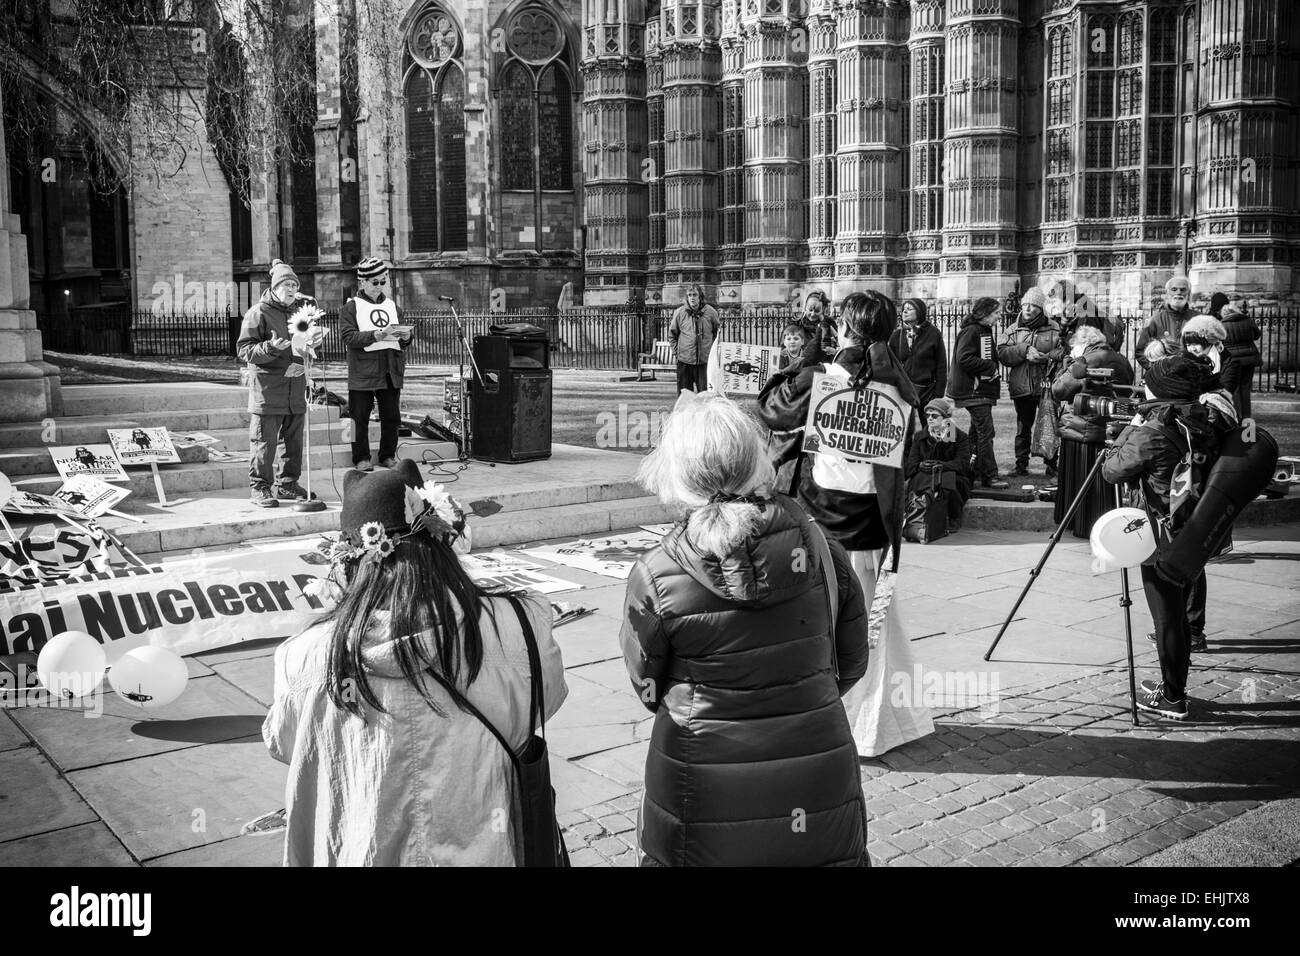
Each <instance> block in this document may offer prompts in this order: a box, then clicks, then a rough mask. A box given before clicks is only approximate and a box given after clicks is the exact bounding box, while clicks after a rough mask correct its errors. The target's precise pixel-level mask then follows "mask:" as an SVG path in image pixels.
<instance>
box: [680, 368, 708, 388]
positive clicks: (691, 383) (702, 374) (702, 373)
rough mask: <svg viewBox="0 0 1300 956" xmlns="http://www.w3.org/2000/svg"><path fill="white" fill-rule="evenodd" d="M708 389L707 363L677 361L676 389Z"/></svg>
mask: <svg viewBox="0 0 1300 956" xmlns="http://www.w3.org/2000/svg"><path fill="white" fill-rule="evenodd" d="M708 390H709V367H708V366H707V365H687V364H686V363H685V362H678V363H677V391H678V392H679V393H680V392H707V391H708Z"/></svg>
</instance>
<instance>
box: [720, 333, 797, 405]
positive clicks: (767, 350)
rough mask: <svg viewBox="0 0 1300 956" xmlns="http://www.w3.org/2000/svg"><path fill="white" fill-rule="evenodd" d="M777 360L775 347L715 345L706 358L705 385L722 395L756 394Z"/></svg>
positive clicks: (777, 350) (774, 368) (777, 352)
mask: <svg viewBox="0 0 1300 956" xmlns="http://www.w3.org/2000/svg"><path fill="white" fill-rule="evenodd" d="M780 357H781V349H780V348H779V347H777V346H775V345H746V344H745V343H743V342H719V343H718V344H717V345H716V346H714V349H713V352H712V354H711V355H710V356H709V386H710V387H711V388H712V389H713V390H714V391H715V392H721V393H722V394H724V395H757V394H758V393H759V391H761V390H762V388H763V386H764V385H766V384H767V380H768V379H769V378H771V377H772V373H774V372H775V371H776V366H777V362H778V361H779V359H780Z"/></svg>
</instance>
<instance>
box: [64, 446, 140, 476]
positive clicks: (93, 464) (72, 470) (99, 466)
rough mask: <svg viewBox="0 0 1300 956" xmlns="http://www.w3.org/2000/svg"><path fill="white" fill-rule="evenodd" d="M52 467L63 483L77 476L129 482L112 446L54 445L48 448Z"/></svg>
mask: <svg viewBox="0 0 1300 956" xmlns="http://www.w3.org/2000/svg"><path fill="white" fill-rule="evenodd" d="M50 457H51V458H53V459H54V467H55V468H56V469H58V472H59V477H60V478H62V479H63V480H64V481H67V480H68V479H69V478H75V477H77V476H78V475H86V476H87V477H90V478H100V479H103V480H104V481H130V480H131V479H130V478H129V477H127V474H126V472H125V471H123V470H122V463H121V462H120V461H118V460H117V455H116V454H114V452H113V446H112V445H56V446H53V447H51V448H50Z"/></svg>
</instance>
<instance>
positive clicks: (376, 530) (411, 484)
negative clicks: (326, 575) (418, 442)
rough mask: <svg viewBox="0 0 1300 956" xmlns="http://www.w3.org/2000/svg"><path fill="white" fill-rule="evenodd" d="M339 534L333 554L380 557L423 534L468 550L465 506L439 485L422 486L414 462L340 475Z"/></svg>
mask: <svg viewBox="0 0 1300 956" xmlns="http://www.w3.org/2000/svg"><path fill="white" fill-rule="evenodd" d="M340 530H341V531H342V535H341V537H340V539H339V541H338V544H337V546H336V549H335V550H336V553H335V555H334V557H335V558H342V559H344V560H348V559H357V558H370V559H372V560H380V561H382V560H383V559H385V558H387V557H388V556H389V555H391V554H392V553H393V550H394V549H395V548H396V547H397V545H398V543H399V542H400V541H402V539H404V538H407V537H410V536H411V535H415V534H427V535H429V536H430V537H433V538H436V539H441V540H442V541H443V542H444V543H445V544H448V545H450V546H452V547H453V548H455V549H456V550H458V551H462V550H468V543H469V542H468V525H467V523H466V518H465V509H464V508H462V507H461V505H460V504H459V503H458V502H457V501H456V500H455V499H454V498H452V497H451V495H449V494H447V491H446V489H444V488H443V486H442V485H426V484H425V483H424V480H423V478H422V477H421V476H420V469H419V467H417V466H416V464H415V462H413V461H410V460H409V459H402V460H401V461H399V462H398V463H397V465H396V466H395V467H393V468H389V469H385V470H383V471H374V472H370V473H363V472H359V471H349V472H347V473H346V474H345V475H344V477H343V515H342V521H341V527H340Z"/></svg>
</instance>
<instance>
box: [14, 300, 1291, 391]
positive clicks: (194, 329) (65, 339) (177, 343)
mask: <svg viewBox="0 0 1300 956" xmlns="http://www.w3.org/2000/svg"><path fill="white" fill-rule="evenodd" d="M672 313H673V309H671V308H657V307H651V308H645V309H609V308H600V307H584V308H578V309H565V310H563V311H559V312H557V311H555V310H549V311H547V310H536V309H517V310H510V311H507V312H504V313H500V312H462V313H460V316H459V318H460V323H461V326H462V327H463V329H464V331H465V334H466V336H467V337H468V339H469V341H470V342H471V343H472V342H473V339H474V336H476V335H483V334H485V333H487V332H488V330H489V327H490V326H492V325H494V324H497V323H503V322H529V323H532V324H534V325H537V326H540V327H541V328H542V329H543V330H544V331H545V332H546V333H547V337H548V338H549V340H550V347H551V365H552V366H553V367H555V368H576V369H604V370H611V371H616V370H631V369H635V368H636V366H637V362H638V356H639V354H640V353H642V352H648V351H650V349H651V347H652V345H653V343H654V342H655V341H656V340H663V339H666V338H668V328H669V325H670V323H671V320H672ZM402 314H403V317H404V319H405V320H406V321H408V322H410V323H411V324H413V325H415V327H416V329H415V336H414V340H413V341H412V343H411V345H410V347H409V349H408V351H407V361H408V362H410V363H411V364H415V365H456V364H458V363H459V362H460V360H461V342H460V334H459V331H458V329H457V325H456V320H455V319H454V318H453V317H452V314H451V312H450V311H448V310H433V309H409V310H403V313H402ZM797 315H798V313H796V312H793V311H791V310H789V309H723V310H721V311H720V316H721V319H722V328H723V331H722V335H723V337H724V339H725V340H727V341H732V342H746V343H750V344H754V345H780V344H781V333H782V330H783V329H784V328H785V326H786V325H787V324H788V323H789V322H791V321H793V320H794V319H795V318H797ZM965 317H966V313H964V312H960V311H956V310H942V309H937V308H936V309H932V310H931V311H930V313H929V319H930V321H931V322H933V323H934V324H935V325H936V326H937V327H938V329H939V331H940V333H941V334H942V335H943V339H944V343H945V344H946V346H947V348H948V355H949V360H950V361H951V357H952V351H953V348H954V345H955V343H956V339H957V333H958V331H959V330H960V328H961V325H962V322H963V321H964V320H965ZM1251 318H1253V319H1254V320H1255V323H1256V325H1257V326H1258V327H1259V330H1260V338H1259V340H1258V342H1257V343H1256V344H1257V345H1258V347H1259V350H1260V354H1261V356H1262V358H1263V361H1262V362H1261V364H1260V365H1259V366H1258V367H1257V368H1256V370H1255V389H1256V390H1257V391H1271V390H1273V388H1274V386H1275V384H1283V385H1290V386H1293V387H1294V386H1295V385H1297V383H1300V314H1298V313H1296V312H1290V311H1284V310H1282V309H1280V308H1271V309H1270V308H1258V309H1253V310H1252V311H1251ZM1013 321H1014V319H1013V317H1008V316H1003V317H1002V319H1001V330H1005V329H1006V328H1009V327H1010V325H1011V324H1012V322H1013ZM1107 321H1110V322H1117V323H1119V324H1120V326H1121V328H1122V330H1123V344H1122V346H1121V349H1122V351H1123V353H1124V354H1125V355H1126V356H1127V357H1128V358H1129V359H1130V360H1134V359H1135V356H1136V354H1137V340H1138V336H1139V335H1140V334H1141V331H1142V327H1143V325H1144V324H1145V322H1146V317H1145V316H1111V317H1108V319H1107ZM323 323H324V326H325V328H326V337H325V342H324V345H323V346H322V348H321V349H320V350H319V351H320V357H321V359H322V360H324V361H330V362H339V361H344V360H345V358H346V354H345V349H344V346H343V342H342V338H341V336H340V334H339V328H338V312H337V309H329V310H327V311H326V314H325V318H324V320H323ZM239 325H240V317H239V316H237V315H227V314H220V315H216V314H163V315H159V314H155V313H153V312H132V311H129V310H127V309H126V308H125V306H124V307H123V308H121V309H112V308H105V307H99V308H96V309H93V310H76V309H74V310H73V315H72V317H71V318H70V319H66V320H62V321H60V322H57V323H47V322H45V321H42V322H41V323H40V326H41V333H42V337H43V342H44V346H45V348H47V349H49V350H51V351H56V352H71V353H81V354H95V355H115V356H141V357H189V356H202V355H234V354H235V351H236V350H235V343H236V340H237V338H238V335H239ZM1288 390H1289V389H1288Z"/></svg>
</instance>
